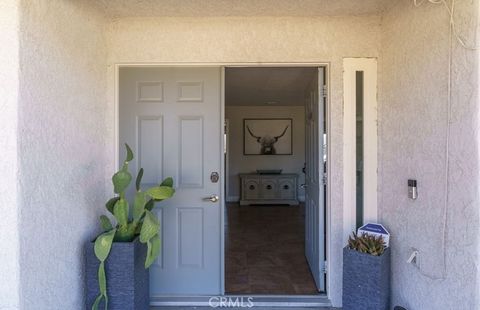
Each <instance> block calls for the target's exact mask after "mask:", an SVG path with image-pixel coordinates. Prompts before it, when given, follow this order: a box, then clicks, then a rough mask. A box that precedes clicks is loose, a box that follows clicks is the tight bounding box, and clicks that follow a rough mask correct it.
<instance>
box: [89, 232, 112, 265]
mask: <svg viewBox="0 0 480 310" xmlns="http://www.w3.org/2000/svg"><path fill="white" fill-rule="evenodd" d="M115 232H116V229H112V230H110V231H107V232H105V233H103V234H101V235H100V236H98V237H97V240H95V245H94V251H95V256H96V257H97V258H98V260H99V261H101V262H103V261H105V260H106V259H107V257H108V254H109V253H110V249H111V248H112V242H113V237H114V236H115Z"/></svg>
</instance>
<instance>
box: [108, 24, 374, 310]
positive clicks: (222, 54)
mask: <svg viewBox="0 0 480 310" xmlns="http://www.w3.org/2000/svg"><path fill="white" fill-rule="evenodd" d="M107 41H108V53H109V54H108V66H109V67H108V91H107V94H108V113H107V115H106V117H107V118H106V121H107V123H108V124H109V134H108V136H107V139H106V141H107V142H108V143H109V149H110V150H111V151H110V158H114V154H115V145H114V143H113V141H114V131H113V130H114V120H115V114H114V93H115V92H114V85H115V80H114V77H115V68H114V65H115V64H121V63H168V62H196V63H198V62H205V63H208V62H214V63H219V62H226V63H238V62H240V63H242V62H251V63H252V64H255V63H261V62H281V63H285V62H319V63H320V62H329V63H330V91H331V92H330V101H331V102H330V110H329V114H330V120H331V122H330V124H329V128H330V135H331V139H330V161H331V167H332V175H330V179H329V180H330V182H331V183H330V186H331V189H332V190H331V195H330V202H331V206H332V209H331V213H330V214H328V217H329V220H330V227H334V229H332V230H331V231H330V232H329V233H330V236H331V240H332V243H331V244H330V247H331V249H332V252H331V253H329V255H330V256H329V267H328V268H329V272H330V275H331V279H330V282H329V283H330V285H331V286H330V287H329V291H330V297H331V299H332V302H333V304H334V305H340V304H341V291H342V287H341V268H342V252H341V251H342V225H343V218H342V214H343V210H342V188H343V181H342V173H343V172H342V144H343V141H342V134H343V133H342V128H343V123H342V117H343V112H342V109H343V108H342V106H343V105H342V100H343V99H342V98H343V95H342V93H343V86H342V58H343V57H377V56H378V54H379V43H380V18H379V17H377V16H363V17H316V18H310V17H205V18H193V17H184V18H178V17H177V18H125V19H119V20H114V21H113V22H111V23H110V24H109V25H108V27H107ZM110 171H114V167H113V166H111V167H110Z"/></svg>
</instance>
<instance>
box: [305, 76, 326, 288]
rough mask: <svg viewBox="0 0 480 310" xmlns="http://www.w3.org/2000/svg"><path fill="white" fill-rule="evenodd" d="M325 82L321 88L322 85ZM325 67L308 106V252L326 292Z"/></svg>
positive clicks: (307, 102)
mask: <svg viewBox="0 0 480 310" xmlns="http://www.w3.org/2000/svg"><path fill="white" fill-rule="evenodd" d="M319 85H321V87H319ZM323 85H324V68H319V74H318V78H317V79H315V81H313V82H312V84H311V86H310V88H309V89H310V91H309V93H308V96H307V99H306V108H305V112H306V115H305V125H306V128H305V139H306V141H305V145H306V150H305V154H306V165H305V255H306V257H307V261H308V265H309V267H310V271H311V272H312V275H313V278H314V279H315V283H316V285H317V289H318V290H319V291H325V273H324V257H325V254H324V253H325V247H324V244H325V228H324V227H325V221H324V218H325V214H324V210H325V208H324V193H325V191H324V182H323V176H324V169H325V163H324V156H323V155H324V147H323V145H324V136H325V135H324V132H325V130H324V129H325V127H324V114H325V110H324V107H325V105H324V96H323Z"/></svg>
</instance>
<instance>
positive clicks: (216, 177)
mask: <svg viewBox="0 0 480 310" xmlns="http://www.w3.org/2000/svg"><path fill="white" fill-rule="evenodd" d="M219 179H220V175H219V174H218V172H212V174H210V181H212V183H218V180H219Z"/></svg>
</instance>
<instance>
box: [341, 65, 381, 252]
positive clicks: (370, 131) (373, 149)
mask: <svg viewBox="0 0 480 310" xmlns="http://www.w3.org/2000/svg"><path fill="white" fill-rule="evenodd" d="M343 70H344V74H343V82H344V83H343V85H344V86H343V87H344V89H343V96H344V109H343V110H344V121H343V126H344V127H343V141H344V142H343V143H344V145H343V165H344V166H343V167H344V168H343V182H344V183H343V184H344V191H343V221H344V233H343V241H344V242H343V243H344V244H346V242H347V240H348V236H349V235H350V234H351V232H352V231H353V230H355V228H356V171H355V170H356V79H355V73H356V71H363V72H364V103H363V139H364V140H363V159H364V162H363V173H364V174H363V184H364V188H363V208H364V209H363V212H364V213H363V221H364V223H366V222H376V221H377V215H378V211H377V134H378V133H377V59H376V58H344V59H343Z"/></svg>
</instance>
